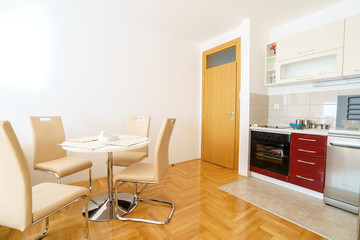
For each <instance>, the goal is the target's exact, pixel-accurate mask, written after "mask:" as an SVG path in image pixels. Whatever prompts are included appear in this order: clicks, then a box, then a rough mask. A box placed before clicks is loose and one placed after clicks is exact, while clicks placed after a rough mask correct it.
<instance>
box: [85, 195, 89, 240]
mask: <svg viewBox="0 0 360 240" xmlns="http://www.w3.org/2000/svg"><path fill="white" fill-rule="evenodd" d="M88 237H89V198H88V197H86V199H85V236H84V239H88Z"/></svg>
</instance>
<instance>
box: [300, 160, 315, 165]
mask: <svg viewBox="0 0 360 240" xmlns="http://www.w3.org/2000/svg"><path fill="white" fill-rule="evenodd" d="M297 161H298V162H301V163H306V164H310V165H315V163H313V162H306V161H303V160H297Z"/></svg>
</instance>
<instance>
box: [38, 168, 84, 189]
mask: <svg viewBox="0 0 360 240" xmlns="http://www.w3.org/2000/svg"><path fill="white" fill-rule="evenodd" d="M35 170H36V171H40V172H44V173H48V174H52V175H55V177H56V179H57V183H59V184H61V177H59V175H58V174H57V173H54V172H51V171H47V170H43V169H40V168H36V169H35ZM89 190H90V192H91V168H89Z"/></svg>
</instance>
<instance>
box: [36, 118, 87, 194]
mask: <svg viewBox="0 0 360 240" xmlns="http://www.w3.org/2000/svg"><path fill="white" fill-rule="evenodd" d="M36 118H39V119H40V121H43V120H41V119H46V120H47V121H56V120H54V119H55V118H59V121H60V125H61V134H62V135H63V136H64V139H65V131H64V127H63V124H62V120H61V118H60V117H59V116H37V117H36V116H30V121H31V123H32V124H33V121H34V120H33V119H36ZM56 127H57V128H58V130H60V127H59V126H56ZM32 128H33V141H34V142H35V139H36V137H35V136H36V135H38V136H39V134H38V133H36V132H37V131H36V130H35V128H34V126H32ZM34 154H36V150H34ZM66 155H67V154H66V153H65V156H66ZM34 162H35V155H34ZM34 170H36V171H40V172H44V173H48V174H52V175H55V177H56V178H57V183H59V184H60V183H61V177H60V176H59V175H58V174H57V173H55V172H52V171H49V170H45V169H40V168H35V163H34ZM83 170H85V169H83ZM64 177H66V176H64ZM91 184H92V182H91V167H90V168H89V190H90V191H91Z"/></svg>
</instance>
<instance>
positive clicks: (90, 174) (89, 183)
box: [89, 168, 91, 192]
mask: <svg viewBox="0 0 360 240" xmlns="http://www.w3.org/2000/svg"><path fill="white" fill-rule="evenodd" d="M89 190H90V192H91V168H89Z"/></svg>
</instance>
